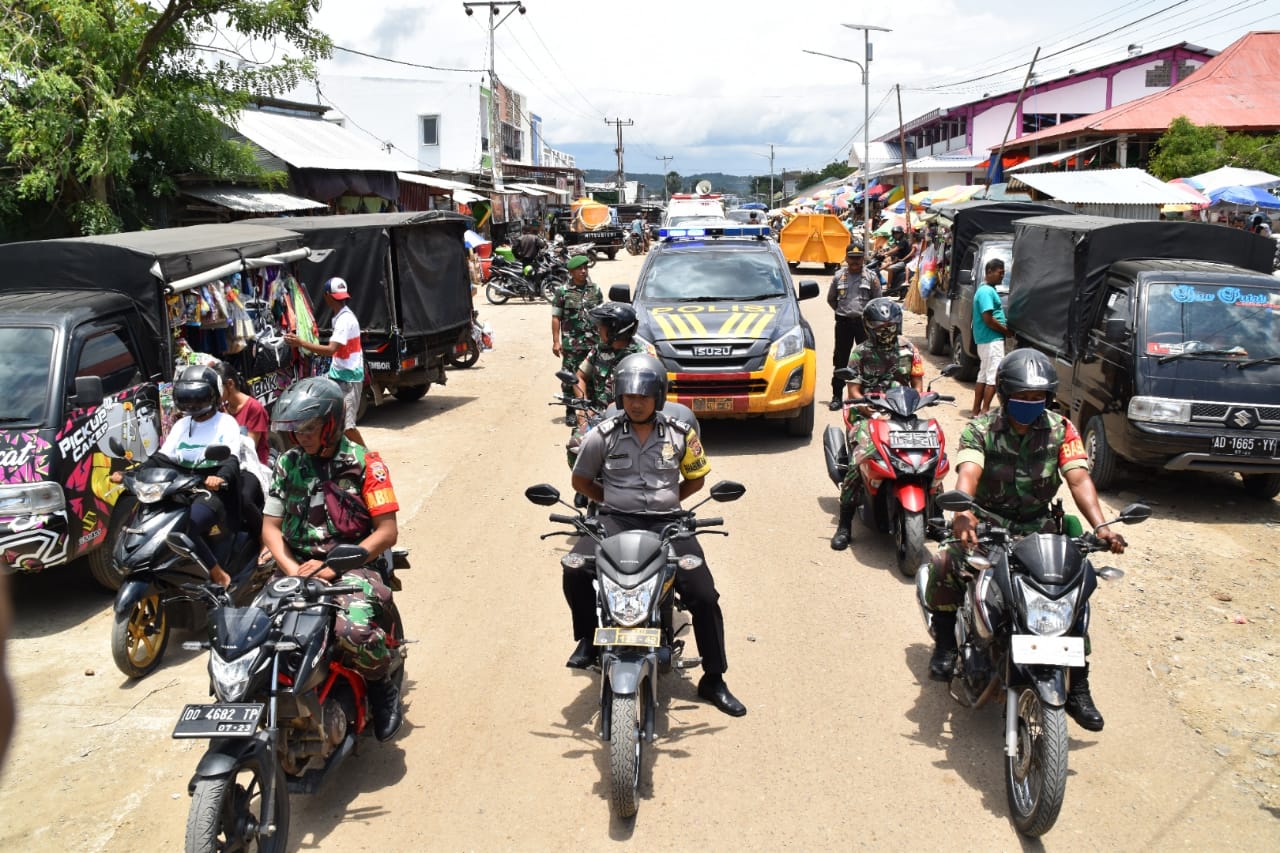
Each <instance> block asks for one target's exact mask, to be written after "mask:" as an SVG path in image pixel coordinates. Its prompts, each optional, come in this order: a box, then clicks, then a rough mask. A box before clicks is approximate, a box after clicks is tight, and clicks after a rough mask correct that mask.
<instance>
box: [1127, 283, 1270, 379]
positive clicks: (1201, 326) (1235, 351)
mask: <svg viewBox="0 0 1280 853" xmlns="http://www.w3.org/2000/svg"><path fill="white" fill-rule="evenodd" d="M1144 315H1145V317H1144V320H1145V322H1144V326H1145V328H1144V332H1143V335H1144V337H1143V352H1145V353H1146V354H1147V355H1151V356H1158V357H1160V358H1161V360H1164V359H1165V358H1167V357H1170V356H1173V357H1203V358H1225V359H1258V358H1264V359H1265V358H1268V357H1270V356H1274V355H1280V290H1277V289H1273V288H1267V287H1236V286H1234V285H1230V286H1224V287H1216V288H1215V287H1213V286H1211V285H1204V284H1194V285H1191V284H1176V283H1172V282H1170V283H1153V284H1152V285H1151V286H1150V287H1149V288H1148V289H1147V300H1146V309H1145V312H1144ZM1170 360H1172V359H1170Z"/></svg>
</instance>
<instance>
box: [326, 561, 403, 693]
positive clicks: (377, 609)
mask: <svg viewBox="0 0 1280 853" xmlns="http://www.w3.org/2000/svg"><path fill="white" fill-rule="evenodd" d="M342 583H349V584H350V583H354V584H358V585H360V586H361V587H363V589H364V591H363V592H353V593H349V594H347V595H339V596H337V597H336V598H335V599H334V601H335V603H337V604H338V605H339V606H340V607H341V608H342V610H341V612H339V613H338V615H337V616H335V617H334V622H333V633H334V637H335V638H336V639H337V641H338V645H339V646H340V647H341V648H342V652H343V654H342V658H343V660H342V662H343V663H344V664H345V665H346V666H348V667H350V668H351V669H354V670H355V671H356V672H358V673H360V674H361V675H362V676H364V679H365V681H381V680H382V679H384V678H386V677H387V673H388V671H389V670H390V668H391V650H390V649H389V648H387V632H386V629H385V628H384V627H383V626H382V625H381V624H380V622H381V621H382V620H383V617H384V614H385V613H386V611H387V608H388V607H389V606H390V604H391V590H390V589H388V588H387V586H386V584H384V583H383V582H382V576H381V575H380V574H378V572H377V571H376V570H374V569H370V568H363V569H355V570H353V571H349V572H347V573H345V574H344V575H343V576H342Z"/></svg>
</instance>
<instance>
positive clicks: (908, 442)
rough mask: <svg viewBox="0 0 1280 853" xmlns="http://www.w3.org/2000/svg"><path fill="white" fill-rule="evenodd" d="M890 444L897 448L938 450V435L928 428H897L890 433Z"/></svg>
mask: <svg viewBox="0 0 1280 853" xmlns="http://www.w3.org/2000/svg"><path fill="white" fill-rule="evenodd" d="M889 446H890V447H892V448H894V449H895V450H937V449H938V435H937V433H933V432H929V431H928V430H924V431H920V432H915V431H911V430H897V431H895V432H891V433H889Z"/></svg>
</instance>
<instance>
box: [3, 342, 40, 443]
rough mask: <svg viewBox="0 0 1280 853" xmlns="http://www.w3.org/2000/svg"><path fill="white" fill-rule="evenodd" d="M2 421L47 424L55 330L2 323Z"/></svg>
mask: <svg viewBox="0 0 1280 853" xmlns="http://www.w3.org/2000/svg"><path fill="white" fill-rule="evenodd" d="M0 364H3V365H4V370H0V424H5V425H9V426H13V425H21V424H33V425H35V424H42V423H44V415H45V406H46V405H47V404H48V400H49V368H50V366H51V365H52V364H53V330H52V329H48V328H31V327H22V326H0Z"/></svg>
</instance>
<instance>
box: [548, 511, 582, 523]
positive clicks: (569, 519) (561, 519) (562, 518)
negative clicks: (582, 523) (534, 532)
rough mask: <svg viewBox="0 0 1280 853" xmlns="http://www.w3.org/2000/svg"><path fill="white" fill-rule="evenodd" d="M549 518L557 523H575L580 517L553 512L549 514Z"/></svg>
mask: <svg viewBox="0 0 1280 853" xmlns="http://www.w3.org/2000/svg"><path fill="white" fill-rule="evenodd" d="M547 520H549V521H554V522H555V523H556V524H575V523H576V522H577V521H578V517H577V516H576V515H560V514H559V513H555V512H553V513H551V515H549V516H547Z"/></svg>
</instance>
